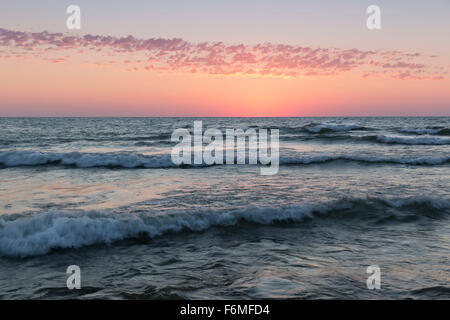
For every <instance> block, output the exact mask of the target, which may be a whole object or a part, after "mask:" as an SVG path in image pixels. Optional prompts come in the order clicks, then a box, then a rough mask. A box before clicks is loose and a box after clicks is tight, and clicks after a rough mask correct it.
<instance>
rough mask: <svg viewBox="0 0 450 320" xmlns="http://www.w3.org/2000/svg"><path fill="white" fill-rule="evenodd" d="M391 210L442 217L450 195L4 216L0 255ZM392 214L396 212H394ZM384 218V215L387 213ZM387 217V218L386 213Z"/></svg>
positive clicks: (449, 205)
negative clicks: (243, 224)
mask: <svg viewBox="0 0 450 320" xmlns="http://www.w3.org/2000/svg"><path fill="white" fill-rule="evenodd" d="M386 208H392V209H397V210H400V211H399V213H398V215H399V216H401V215H402V211H401V210H403V212H406V213H407V214H416V215H424V216H429V215H433V216H434V217H436V216H437V215H441V214H444V213H445V214H448V213H450V212H449V209H450V199H448V200H443V199H436V198H420V199H418V198H405V199H391V200H390V199H381V198H356V199H351V198H346V199H341V200H336V201H330V202H324V203H316V204H314V203H303V204H299V205H290V206H285V207H256V206H251V207H247V208H244V209H235V210H230V211H218V210H206V209H203V210H197V211H195V210H191V211H188V212H181V211H180V212H171V213H161V212H137V213H133V212H130V213H127V212H124V211H122V212H121V213H112V212H106V211H80V212H56V211H51V212H36V213H25V214H12V215H3V216H0V255H3V256H7V257H16V258H20V257H22V258H23V257H28V256H35V255H43V254H46V253H49V252H50V251H52V250H54V249H68V248H80V247H84V246H88V245H94V244H110V243H113V242H116V241H120V240H124V239H133V238H139V237H143V236H144V237H148V238H153V237H157V236H162V235H164V234H166V233H173V232H180V231H191V232H200V231H205V230H207V229H209V228H212V227H230V226H236V225H238V224H239V223H241V222H247V223H254V224H260V225H271V224H274V223H280V222H301V221H304V220H305V219H313V218H319V217H324V216H325V217H330V218H336V219H345V218H346V217H348V214H350V216H351V217H358V216H361V215H363V216H366V215H368V214H369V213H373V214H374V215H375V217H378V216H379V215H383V214H385V213H386V211H389V210H386ZM390 211H391V212H392V210H390ZM381 218H383V217H381ZM384 218H385V217H384Z"/></svg>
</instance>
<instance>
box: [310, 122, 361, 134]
mask: <svg viewBox="0 0 450 320" xmlns="http://www.w3.org/2000/svg"><path fill="white" fill-rule="evenodd" d="M303 129H304V130H305V131H307V132H309V133H330V132H345V131H353V130H368V129H369V128H366V127H362V126H358V125H354V124H322V123H310V124H308V125H306V126H304V127H303Z"/></svg>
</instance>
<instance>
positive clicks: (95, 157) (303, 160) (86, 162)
mask: <svg viewBox="0 0 450 320" xmlns="http://www.w3.org/2000/svg"><path fill="white" fill-rule="evenodd" d="M333 161H347V162H360V163H366V164H383V163H384V164H406V165H428V166H430V165H443V164H447V163H450V156H440V157H439V156H437V157H416V158H396V157H369V156H366V157H365V156H355V155H323V156H309V157H307V156H305V157H298V156H281V157H280V162H279V164H280V165H281V166H283V165H310V164H322V163H328V162H333ZM45 165H60V166H73V167H76V168H124V169H139V168H143V169H165V168H197V167H210V166H211V165H207V164H205V163H203V164H198V165H196V164H191V165H181V166H179V165H176V164H174V163H173V162H172V159H171V156H170V154H158V155H143V154H134V153H79V152H70V153H43V152H35V151H6V152H0V166H3V167H22V166H32V167H33V166H45Z"/></svg>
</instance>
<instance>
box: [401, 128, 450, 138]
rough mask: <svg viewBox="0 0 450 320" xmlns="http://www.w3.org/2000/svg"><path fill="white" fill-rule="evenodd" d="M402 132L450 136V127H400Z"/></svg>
mask: <svg viewBox="0 0 450 320" xmlns="http://www.w3.org/2000/svg"><path fill="white" fill-rule="evenodd" d="M398 131H399V132H400V133H408V134H416V135H423V134H433V135H441V136H450V129H449V128H445V127H428V128H425V129H399V130H398Z"/></svg>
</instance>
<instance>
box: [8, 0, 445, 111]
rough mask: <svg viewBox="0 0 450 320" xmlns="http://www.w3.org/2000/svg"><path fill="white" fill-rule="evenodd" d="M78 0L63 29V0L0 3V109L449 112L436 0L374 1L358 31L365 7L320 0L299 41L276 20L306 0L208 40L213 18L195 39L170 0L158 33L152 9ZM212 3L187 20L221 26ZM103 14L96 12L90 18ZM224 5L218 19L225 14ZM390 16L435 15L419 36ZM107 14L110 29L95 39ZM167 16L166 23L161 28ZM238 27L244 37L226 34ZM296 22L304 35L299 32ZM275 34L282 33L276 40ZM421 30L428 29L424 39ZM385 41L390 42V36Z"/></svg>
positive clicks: (311, 8)
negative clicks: (376, 26) (31, 9)
mask: <svg viewBox="0 0 450 320" xmlns="http://www.w3.org/2000/svg"><path fill="white" fill-rule="evenodd" d="M78 2H79V6H80V7H81V9H82V12H83V20H82V21H83V27H82V29H81V30H77V31H76V32H75V31H69V30H67V29H65V25H64V22H65V19H66V18H67V15H66V14H65V8H66V7H67V5H68V4H69V2H67V1H61V3H59V4H58V5H55V4H54V3H53V4H51V5H50V4H49V5H48V6H47V7H46V6H45V5H43V7H42V8H41V9H40V10H38V11H37V13H36V12H35V13H34V14H33V15H32V16H28V13H27V12H28V11H27V10H26V8H27V6H29V4H28V3H26V2H25V1H18V4H17V5H16V6H15V7H14V6H13V7H12V8H11V7H9V9H8V10H9V11H14V14H11V12H10V13H9V14H8V12H7V10H1V12H2V13H1V14H0V16H1V21H2V24H1V25H0V70H1V74H2V77H1V80H0V116H245V117H247V116H249V117H251V116H416V115H417V116H420V115H425V116H426V115H444V116H445V115H450V75H449V70H450V65H449V64H450V59H449V58H450V44H449V42H448V37H447V41H446V42H445V41H444V40H443V39H442V38H441V36H442V35H444V34H445V33H447V35H448V32H449V30H450V22H449V20H448V14H450V3H449V2H448V1H435V5H434V4H433V5H434V7H433V5H432V4H431V3H429V4H425V3H424V4H420V3H419V2H418V1H417V2H414V1H413V2H411V4H410V5H411V6H410V7H396V6H395V5H392V4H389V2H386V1H379V2H380V3H379V5H380V7H381V8H382V12H383V13H384V14H383V19H384V20H383V29H382V30H378V31H371V30H368V29H367V28H365V25H364V24H365V19H366V18H367V15H366V14H365V9H364V7H365V5H366V4H364V5H362V4H358V5H356V4H355V2H354V1H353V2H352V1H344V4H343V6H342V8H337V9H336V5H332V4H331V3H332V2H329V3H330V6H331V7H330V8H332V9H333V10H335V12H334V14H335V16H334V17H332V18H329V20H328V21H323V26H322V30H318V29H317V28H314V27H315V22H314V21H311V19H308V20H300V19H299V20H298V21H295V27H296V28H297V29H298V30H300V31H299V37H298V38H297V39H293V38H290V37H288V35H289V34H287V33H286V32H284V29H283V28H284V27H286V25H285V24H284V23H283V16H284V15H285V17H284V18H285V19H290V18H292V17H291V14H292V12H290V10H288V9H287V8H288V7H289V6H292V10H293V11H295V10H294V9H298V8H303V9H304V10H306V11H308V12H310V13H311V12H315V10H316V8H315V6H314V5H312V4H308V3H307V2H304V3H302V4H299V3H294V2H292V1H285V7H287V8H284V9H283V10H281V7H282V4H279V5H276V4H274V2H270V1H262V2H261V8H266V9H267V5H268V4H271V5H272V6H275V7H278V6H279V10H278V11H277V12H275V13H273V14H274V19H276V20H277V21H279V22H280V24H279V26H278V27H276V28H275V27H273V26H274V25H273V24H270V25H269V26H268V27H267V29H265V28H263V29H255V28H251V27H249V26H248V25H247V26H246V25H245V23H244V22H243V21H241V20H240V19H237V20H236V23H237V24H238V26H236V25H235V24H233V26H232V27H231V29H230V34H221V36H223V38H224V39H220V38H214V37H212V34H213V35H214V32H216V33H219V32H218V30H222V29H221V28H219V24H214V23H211V29H210V30H208V29H207V28H206V26H205V28H204V29H202V31H199V32H198V35H197V33H195V34H196V35H197V36H196V38H195V39H194V37H193V31H192V30H198V29H199V24H198V22H195V23H194V22H193V26H192V30H187V29H184V28H183V27H184V24H185V21H184V20H180V17H179V12H178V10H177V9H176V8H177V7H176V5H175V4H173V5H172V6H171V7H170V8H167V9H168V11H167V12H166V18H167V21H164V22H161V21H160V23H161V25H160V26H159V28H158V27H156V26H157V21H159V20H158V19H156V15H157V14H158V12H154V11H151V10H148V14H149V17H153V19H150V18H149V19H148V20H145V19H144V20H142V21H141V22H139V21H138V20H136V21H133V19H132V15H131V13H133V12H134V13H136V12H142V11H145V10H144V8H143V7H145V6H146V5H144V4H137V5H136V6H131V5H128V7H127V8H126V10H125V9H124V6H125V2H124V1H118V2H117V3H115V4H109V3H108V5H106V2H102V1H99V2H101V3H104V4H105V8H104V9H99V8H98V7H97V6H95V5H93V4H90V3H89V2H88V1H78ZM156 2H158V1H156ZM198 2H202V1H198ZM249 3H252V4H253V6H256V7H257V6H258V5H257V3H256V2H253V1H249ZM433 3H434V2H433ZM160 4H161V7H162V8H165V5H163V4H162V2H161V3H160ZM352 4H353V6H352ZM155 5H156V4H155V3H153V4H152V6H155ZM233 5H234V8H235V10H243V11H245V10H249V9H251V8H252V7H251V6H250V5H249V7H247V6H244V8H240V7H239V6H238V5H237V2H235V1H232V2H230V3H229V4H228V6H227V7H226V8H227V9H228V10H232V8H233ZM31 6H34V5H31ZM180 6H182V7H183V8H184V9H186V7H185V6H183V5H181V3H180ZM218 6H219V5H218ZM220 6H224V4H221V5H220ZM366 7H367V6H366ZM425 7H426V10H425V9H424V8H425ZM254 8H255V7H254ZM0 9H3V8H1V6H0ZM121 9H124V10H122V14H123V20H122V26H123V29H124V31H134V32H135V34H130V35H123V33H119V32H118V31H117V25H116V24H115V22H114V19H115V18H117V17H118V15H119V12H121ZM169 9H170V10H169ZM213 9H214V7H211V5H208V6H205V7H204V12H201V13H196V15H197V16H198V15H202V16H203V15H204V16H205V17H208V19H211V17H213V16H217V17H218V21H221V19H220V18H221V13H220V12H218V11H216V10H213ZM222 9H224V8H222ZM22 10H23V11H22ZM101 10H104V12H103V13H104V14H103V15H102V16H103V19H100V18H98V17H99V16H100V14H101V13H102V12H101ZM161 10H162V9H161ZM186 10H187V9H186ZM267 10H268V9H267ZM408 10H409V11H408ZM284 11H286V12H284ZM442 11H444V13H446V15H445V14H442V15H441V13H440V12H442ZM223 12H224V13H223V15H224V16H226V15H227V14H230V12H231V11H223ZM356 12H359V13H360V15H359V16H358V15H356ZM400 12H402V14H404V15H407V14H409V18H414V17H417V15H420V14H423V15H427V14H429V13H430V12H433V13H436V16H435V17H434V18H433V19H431V17H430V16H425V17H424V19H425V20H427V21H428V22H429V25H428V26H426V28H427V31H428V32H427V33H425V32H424V31H423V30H422V29H421V28H423V27H424V25H423V24H417V25H411V24H409V25H408V26H406V25H404V24H405V23H407V21H405V19H406V18H404V17H403V18H399V17H398V16H397V15H398V14H399V13H400ZM40 14H42V16H40ZM57 14H59V16H58V15H57ZM96 15H98V17H97V18H98V20H96V17H95V16H96ZM108 15H109V16H110V17H111V21H110V23H111V32H110V33H108V34H105V32H104V31H105V25H106V24H107V22H105V20H104V19H106V18H105V17H107V16H108ZM270 15H271V12H270V10H268V11H267V12H266V11H264V13H258V14H256V13H255V21H254V23H255V25H256V26H257V25H258V23H261V21H264V20H265V19H267V18H268V17H270ZM348 15H351V19H352V21H353V19H354V21H353V22H348V21H344V22H343V25H342V28H343V29H347V31H349V30H353V31H349V32H350V33H349V34H348V36H347V37H345V36H343V35H341V37H335V36H333V34H332V33H331V32H330V31H331V30H333V27H334V28H336V25H334V24H335V23H336V19H338V18H339V17H340V18H341V19H342V18H343V17H344V18H345V17H346V16H348ZM7 16H8V17H9V18H8V17H7ZM11 16H15V17H17V18H16V20H12V19H11ZM43 17H45V19H44V18H43ZM319 17H321V16H320V15H319V16H318V18H319ZM222 18H224V17H222ZM347 18H348V17H347ZM43 19H44V20H43ZM186 19H187V18H186ZM395 19H398V21H397V20H395ZM155 20H156V21H155ZM260 20H261V21H260ZM406 20H408V19H406ZM43 21H44V22H43ZM146 21H147V22H146ZM169 22H173V23H172V24H170V28H166V29H164V28H163V26H167V25H169ZM206 22H207V21H205V23H206ZM230 23H231V22H230ZM293 23H294V22H293ZM352 23H354V24H356V25H358V26H359V27H358V29H355V28H354V26H353V25H352ZM146 24H148V26H147V25H146ZM84 25H86V27H84ZM136 25H138V26H139V25H140V26H141V29H142V30H147V28H151V27H153V28H154V29H155V32H156V31H158V30H159V31H161V30H165V32H161V34H160V35H155V36H151V37H148V36H147V35H146V34H145V32H139V31H136V29H135V27H134V26H136ZM176 26H178V27H179V29H176V28H175V27H176ZM238 27H240V28H242V34H239V33H233V32H235V28H238ZM305 27H306V29H308V30H310V34H311V35H308V36H307V35H304V34H305ZM445 28H447V29H446V30H445ZM169 30H172V31H169ZM173 30H179V36H177V37H168V35H169V36H170V35H171V34H173ZM249 30H252V32H251V33H253V36H252V35H251V34H250V33H249ZM355 30H356V31H355ZM220 33H222V31H221V32H220ZM233 34H235V35H236V36H235V37H233ZM255 34H256V35H255ZM264 34H267V38H264ZM277 34H278V35H280V37H279V39H281V40H279V41H274V40H276V35H277ZM336 34H340V32H339V31H336ZM429 34H432V35H434V36H433V37H432V39H431V40H430V37H429ZM302 35H304V36H303V37H302ZM314 35H315V37H314ZM413 35H415V38H414V39H413V40H411V38H413ZM327 36H328V37H329V41H327V40H326V39H327ZM394 36H397V37H398V41H397V42H395V41H394V42H393V41H392V38H393V37H394ZM211 38H214V39H215V40H211ZM234 38H235V41H231V40H233V39H234ZM349 38H354V42H352V43H349ZM253 39H254V40H253ZM263 39H265V40H263ZM311 39H314V40H311ZM315 39H317V40H315ZM339 39H341V43H339ZM404 39H409V40H407V41H406V40H404ZM262 40H263V41H262ZM282 40H283V41H282Z"/></svg>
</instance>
